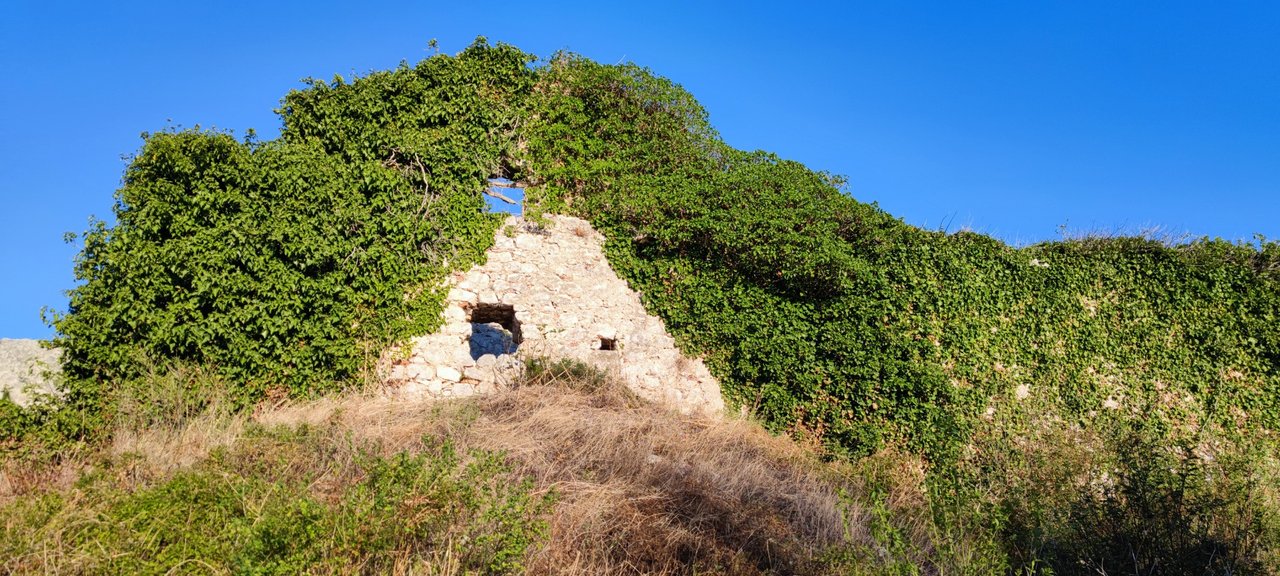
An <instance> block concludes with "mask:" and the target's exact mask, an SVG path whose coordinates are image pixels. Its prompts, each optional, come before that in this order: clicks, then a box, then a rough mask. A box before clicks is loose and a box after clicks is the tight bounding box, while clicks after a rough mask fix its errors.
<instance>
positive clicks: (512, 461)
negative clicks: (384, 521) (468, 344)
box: [0, 367, 875, 575]
mask: <svg viewBox="0 0 1280 576" xmlns="http://www.w3.org/2000/svg"><path fill="white" fill-rule="evenodd" d="M576 369H577V370H579V372H576V373H573V374H570V373H568V372H554V371H550V372H548V371H543V372H541V373H535V374H533V375H532V376H531V378H530V379H529V380H527V381H525V382H524V383H523V385H521V386H519V387H517V388H515V389H513V390H509V391H506V392H503V393H500V394H496V395H492V396H487V397H480V398H473V399H467V400H458V401H451V402H430V401H405V400H397V399H392V398H387V397H385V396H382V395H377V394H353V395H347V396H338V397H329V398H323V399H319V400H315V401H307V402H292V403H284V404H281V405H277V406H274V407H270V408H260V409H259V410H258V411H256V413H254V414H252V415H248V414H233V413H227V412H225V411H222V410H211V411H207V412H204V413H198V414H195V415H191V416H188V417H185V418H174V419H169V420H166V419H164V418H160V419H159V422H157V419H156V418H154V417H148V418H134V419H133V425H132V426H129V427H126V428H124V429H122V430H120V431H118V432H117V433H116V434H115V435H114V438H113V440H112V442H111V443H110V445H108V446H106V447H104V448H102V449H101V451H100V452H101V453H99V454H97V455H96V456H95V457H97V458H102V457H104V456H105V457H107V458H110V459H111V460H112V461H113V462H114V463H115V464H114V465H113V466H112V467H111V468H112V470H114V472H113V474H117V475H119V476H121V478H119V479H118V483H119V485H121V486H122V487H125V488H128V487H130V486H145V485H147V484H148V483H154V482H155V481H157V480H159V479H163V478H165V477H166V476H167V475H170V474H172V473H173V472H175V471H178V470H180V469H183V468H186V467H189V466H191V465H192V464H193V463H197V462H200V461H202V460H204V459H206V458H207V457H208V456H209V454H210V453H211V452H212V451H214V450H215V449H218V448H220V447H233V446H238V445H240V444H238V442H240V441H241V439H243V438H245V437H246V434H248V432H249V431H250V430H251V429H253V428H255V427H267V428H273V427H286V428H296V427H298V426H302V425H307V426H311V427H317V426H318V427H325V428H331V429H333V430H336V431H337V432H335V433H333V434H332V436H334V437H335V439H337V438H345V439H346V440H344V441H343V442H349V443H351V444H356V445H364V446H376V447H377V449H378V450H380V451H382V452H384V453H385V454H388V455H390V454H395V453H399V452H406V451H407V452H417V451H419V450H421V449H422V446H423V442H424V438H427V439H430V438H435V439H447V440H448V441H449V442H451V443H452V444H453V445H454V446H456V447H457V449H458V450H459V453H466V452H467V451H470V450H489V451H502V452H504V453H505V454H506V455H507V461H508V463H509V465H510V466H511V468H512V471H511V474H512V477H513V478H515V477H527V478H532V479H533V481H534V484H535V487H536V490H537V491H538V492H539V493H548V492H550V493H554V494H555V496H556V504H555V505H554V507H553V509H552V511H551V513H550V514H551V516H550V518H549V524H550V535H549V539H548V540H547V541H546V542H543V543H541V545H538V546H535V547H534V551H533V552H532V554H531V557H530V558H528V559H527V561H526V566H527V567H528V573H531V574H593V575H594V574H693V573H699V574H822V573H829V572H830V571H831V570H832V569H831V568H829V567H828V566H827V565H826V564H824V558H826V557H827V556H829V555H830V554H829V553H830V552H832V551H834V550H841V549H848V548H849V547H850V545H855V547H870V548H874V547H875V544H874V543H873V542H871V540H870V537H869V536H868V534H867V533H866V532H865V531H864V530H861V529H852V530H851V529H850V528H849V526H858V527H861V526H863V525H865V515H864V514H862V513H861V512H860V511H859V510H857V509H855V508H854V507H853V506H854V505H852V504H850V503H849V502H848V501H847V500H842V498H841V497H840V496H838V491H839V490H840V489H844V490H846V491H851V490H852V491H856V490H858V488H857V486H855V484H854V483H853V482H852V480H851V479H850V478H849V477H846V476H842V475H840V474H837V473H835V472H833V471H834V470H835V468H833V467H831V466H829V465H826V464H823V463H821V462H820V461H818V460H817V458H816V457H815V455H814V454H812V453H810V452H808V451H806V450H805V449H804V448H802V447H800V446H799V445H796V444H795V443H793V442H791V441H789V440H787V439H785V438H781V437H775V436H772V435H770V434H769V433H767V432H765V431H764V430H763V429H762V428H761V427H759V426H758V425H756V424H754V423H751V422H748V421H744V420H726V419H723V418H707V417H698V416H684V415H680V414H679V413H677V412H675V411H673V410H669V409H666V408H664V407H662V406H658V405H655V404H652V403H648V402H645V401H643V400H641V399H639V398H638V397H636V396H635V395H634V394H632V393H631V392H630V391H629V390H627V389H626V388H625V387H624V386H622V385H620V384H617V383H615V382H613V381H610V380H608V379H607V378H605V377H603V376H602V375H600V374H598V373H593V372H590V371H586V372H583V371H582V370H584V369H583V368H582V367H577V368H576ZM92 462H93V457H91V455H87V454H86V455H73V456H67V457H64V458H60V459H58V461H57V464H55V465H49V466H39V467H31V468H30V469H31V470H34V471H33V472H27V471H26V470H25V469H24V467H23V466H21V465H19V464H16V463H15V462H13V461H10V462H6V463H5V466H6V468H5V469H4V470H3V471H2V472H0V503H3V502H6V501H12V500H14V499H16V498H21V497H23V496H24V495H31V494H34V493H39V492H44V491H50V490H61V489H69V488H70V487H71V486H72V485H73V483H74V482H75V480H76V478H77V477H78V476H80V475H81V474H83V473H84V472H85V471H86V470H87V469H88V468H90V467H91V463H92ZM122 464H123V465H122ZM294 465H303V466H305V465H306V464H305V462H304V463H301V464H297V463H295V464H294ZM326 466H332V464H327V465H326ZM320 484H323V482H321V483H319V484H317V485H316V486H313V488H315V489H316V490H318V491H319V492H324V491H325V490H324V486H323V485H320Z"/></svg>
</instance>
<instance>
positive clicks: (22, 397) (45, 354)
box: [0, 338, 62, 406]
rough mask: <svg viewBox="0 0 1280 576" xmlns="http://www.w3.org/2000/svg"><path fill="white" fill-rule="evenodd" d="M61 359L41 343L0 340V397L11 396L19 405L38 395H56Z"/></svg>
mask: <svg viewBox="0 0 1280 576" xmlns="http://www.w3.org/2000/svg"><path fill="white" fill-rule="evenodd" d="M61 356H62V353H61V351H59V350H56V349H48V348H44V347H42V346H40V342H39V341H38V340H15V339H9V338H0V395H3V394H8V395H9V399H10V400H13V401H14V402H15V403H16V404H18V405H19V406H26V405H27V404H30V403H31V401H32V399H33V398H34V397H36V396H39V395H47V394H52V395H56V394H57V388H56V382H57V379H58V376H57V375H58V373H59V372H61V370H62V365H61V362H60V359H61Z"/></svg>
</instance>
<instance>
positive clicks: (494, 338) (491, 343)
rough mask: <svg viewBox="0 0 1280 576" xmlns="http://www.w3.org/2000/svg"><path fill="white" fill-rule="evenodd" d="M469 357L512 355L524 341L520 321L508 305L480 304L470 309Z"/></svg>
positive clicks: (513, 309)
mask: <svg viewBox="0 0 1280 576" xmlns="http://www.w3.org/2000/svg"><path fill="white" fill-rule="evenodd" d="M470 315H471V318H470V320H471V338H470V339H469V342H470V347H471V357H472V358H475V359H479V358H480V357H481V356H484V355H485V354H492V355H494V356H501V355H503V354H514V353H515V352H516V350H517V349H519V347H520V343H521V342H522V341H524V338H523V336H522V335H521V334H520V320H519V319H517V318H516V310H515V308H514V307H513V306H511V305H510V304H494V303H487V302H481V303H479V304H476V305H475V306H474V307H472V308H471V314H470Z"/></svg>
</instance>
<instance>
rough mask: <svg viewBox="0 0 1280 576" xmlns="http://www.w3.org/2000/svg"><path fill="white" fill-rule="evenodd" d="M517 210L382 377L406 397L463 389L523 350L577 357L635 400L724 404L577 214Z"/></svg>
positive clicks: (511, 367)
mask: <svg viewBox="0 0 1280 576" xmlns="http://www.w3.org/2000/svg"><path fill="white" fill-rule="evenodd" d="M549 219H550V220H551V225H549V226H547V227H546V228H545V229H537V228H536V227H532V226H527V225H526V223H525V222H524V221H523V220H521V219H520V218H518V217H511V218H508V220H507V222H506V225H505V226H503V227H500V228H499V230H498V233H497V235H496V239H495V241H494V246H493V248H491V249H490V250H489V254H488V262H487V263H486V264H484V265H481V266H476V267H475V268H473V269H471V270H470V271H468V272H466V273H457V274H455V275H454V277H453V278H451V283H450V290H449V295H448V301H447V303H446V306H445V310H444V321H445V323H444V326H443V327H442V328H441V329H440V330H438V331H437V332H436V333H435V334H430V335H427V336H420V337H417V338H413V339H412V340H411V341H410V342H409V344H408V349H407V350H399V351H391V352H389V353H388V355H387V364H388V365H389V368H388V371H387V374H388V378H387V382H388V385H389V387H390V388H391V389H393V390H394V391H395V392H396V393H398V394H400V395H403V396H409V397H422V396H427V397H461V396H469V395H472V394H477V393H485V392H491V391H494V390H496V389H498V388H499V387H504V386H507V385H509V384H510V383H511V382H513V381H514V379H515V378H516V377H517V376H518V375H519V372H520V370H521V369H522V366H523V363H522V362H521V359H522V358H531V357H537V356H544V357H548V358H551V359H557V358H571V359H576V360H580V361H583V362H586V363H588V364H591V365H593V366H596V367H598V368H600V369H603V370H606V371H609V372H611V373H613V374H615V375H617V376H619V377H620V378H621V379H622V381H623V382H625V383H626V384H627V385H628V386H629V387H630V388H631V389H632V390H634V391H635V392H636V393H637V394H638V395H640V396H641V397H643V398H646V399H649V400H653V401H657V402H662V403H666V404H668V405H670V406H673V407H675V408H677V409H679V410H680V411H682V412H686V413H688V412H703V413H717V412H720V411H722V410H723V409H724V402H723V400H722V399H721V397H720V386H719V384H718V383H717V382H716V380H715V378H713V377H712V376H711V374H710V372H708V371H707V367H706V366H705V365H704V364H703V362H702V360H700V359H695V358H688V357H685V356H683V355H682V354H681V353H680V351H679V350H678V349H677V348H676V346H675V341H674V340H673V339H672V338H671V336H670V335H668V334H667V332H666V329H665V327H664V326H663V324H662V321H661V320H659V319H658V318H657V317H654V316H651V315H650V314H648V312H646V311H645V309H644V306H643V305H641V303H640V296H639V295H638V294H636V293H635V292H634V291H632V290H631V289H630V288H629V287H628V286H627V283H626V282H625V281H624V280H622V279H621V278H619V277H618V275H617V274H615V273H614V271H613V269H612V268H610V267H609V263H608V261H607V260H605V257H604V252H603V250H602V248H601V247H602V245H603V242H604V238H603V237H602V236H601V235H600V234H599V233H597V232H596V231H595V230H593V229H592V228H591V225H590V224H588V223H587V222H586V221H584V220H581V219H578V218H572V217H567V216H550V217H549Z"/></svg>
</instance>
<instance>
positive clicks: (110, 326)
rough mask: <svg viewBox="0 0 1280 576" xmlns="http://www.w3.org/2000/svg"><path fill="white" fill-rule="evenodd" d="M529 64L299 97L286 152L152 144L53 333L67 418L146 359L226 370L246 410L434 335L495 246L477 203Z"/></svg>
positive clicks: (511, 61) (477, 67)
mask: <svg viewBox="0 0 1280 576" xmlns="http://www.w3.org/2000/svg"><path fill="white" fill-rule="evenodd" d="M528 61H529V58H528V57H527V56H525V55H524V54H523V53H521V52H519V51H517V50H515V49H513V48H510V47H505V46H497V47H491V46H489V45H487V44H486V43H484V42H482V41H478V42H477V44H476V45H474V46H472V47H471V48H469V49H468V50H466V51H464V52H463V53H461V54H460V55H458V56H457V57H448V56H438V57H435V58H431V59H428V60H426V61H423V62H422V63H420V64H419V65H418V66H416V67H413V68H410V67H408V66H407V65H405V66H401V67H400V68H399V69H397V70H395V71H393V72H379V73H374V74H371V75H369V76H367V77H364V78H360V79H357V80H355V81H353V82H350V83H348V82H345V81H343V80H342V79H340V78H339V79H336V80H334V81H333V82H332V83H325V82H320V81H313V82H312V83H311V84H310V85H309V86H308V87H307V88H306V89H304V90H299V91H294V92H292V93H290V94H289V95H287V96H286V97H285V99H284V104H283V107H282V109H281V110H280V113H281V115H282V117H283V119H284V128H283V131H282V134H281V137H280V138H279V139H278V140H275V141H272V142H265V143H259V142H256V141H254V140H253V139H252V138H246V139H245V141H243V142H238V141H236V140H235V139H233V138H232V137H231V136H230V135H229V134H225V133H220V132H213V131H200V130H184V131H163V132H159V133H155V134H149V135H144V145H143V147H142V149H141V150H140V151H139V152H138V154H137V155H136V156H135V157H134V159H133V161H132V162H131V164H130V165H129V167H128V169H127V171H126V173H125V178H124V186H123V187H122V188H121V189H120V191H119V192H118V193H117V203H116V207H115V216H116V222H115V223H114V224H113V225H111V226H108V225H107V224H106V223H104V222H101V221H98V222H95V223H94V224H93V226H92V227H91V228H90V230H89V231H88V232H87V233H85V234H84V237H83V238H84V249H83V251H82V252H81V254H80V256H79V258H78V260H77V263H76V277H77V279H78V280H80V281H81V284H80V285H79V286H77V287H76V288H75V289H73V290H72V291H71V292H70V296H71V300H70V307H69V310H68V313H67V314H66V315H64V316H61V317H58V318H56V319H55V320H54V321H53V323H54V326H55V327H56V328H57V330H58V337H57V338H56V340H55V343H56V344H57V345H59V346H61V347H63V348H64V349H65V350H66V354H65V363H66V374H67V376H68V378H69V379H70V396H69V400H70V403H71V405H72V406H73V407H76V408H79V409H81V410H83V411H85V412H88V413H93V412H94V411H97V410H100V409H101V407H102V405H103V401H104V397H105V394H104V393H105V391H106V389H107V388H108V387H109V386H110V385H111V383H112V382H117V381H121V380H128V379H131V378H134V377H136V376H137V375H138V374H139V373H140V372H141V371H142V370H143V364H144V362H143V361H141V360H140V358H153V359H157V360H181V361H185V362H189V363H192V364H197V365H206V366H212V367H214V368H215V369H216V370H217V371H218V372H219V373H220V374H222V375H223V376H225V377H226V378H227V379H229V380H231V381H234V382H236V383H237V390H236V391H237V399H238V400H239V401H240V402H241V403H245V402H251V401H254V400H256V399H258V398H261V397H263V396H264V395H266V394H268V393H287V394H290V395H301V394H307V393H312V392H320V391H324V390H326V389H332V388H336V387H342V386H346V385H350V384H351V383H352V382H355V381H357V380H358V379H359V378H360V377H361V376H362V375H363V373H365V372H367V371H368V370H369V368H370V366H371V365H372V363H371V360H372V359H374V358H376V357H377V355H378V354H379V353H380V352H381V351H382V350H383V349H385V348H386V347H387V346H388V345H389V344H390V343H391V342H394V341H396V340H397V339H401V338H404V337H407V336H409V335H412V334H417V333H423V332H428V331H430V330H431V329H433V328H435V327H436V326H437V325H438V323H439V322H440V320H439V312H440V310H441V305H442V298H443V295H442V294H441V293H440V291H439V288H438V286H439V282H440V280H441V279H443V277H444V275H445V273H447V272H448V271H449V270H452V269H457V268H466V267H468V266H469V265H470V264H471V263H473V262H475V261H476V260H477V259H478V258H480V257H481V256H482V254H483V252H484V250H485V249H486V248H487V247H488V245H489V243H491V242H492V236H493V230H494V228H495V226H496V225H497V221H498V220H497V218H496V217H493V216H489V215H487V214H485V213H484V204H483V202H482V200H481V196H480V191H481V190H483V189H484V187H485V186H486V178H487V177H489V176H490V175H491V174H493V173H494V172H495V171H498V170H500V169H501V165H502V163H503V160H502V156H503V154H505V153H506V152H507V151H508V150H509V149H510V148H511V147H512V146H513V145H514V137H513V134H512V130H513V129H514V127H515V126H516V124H517V120H518V118H519V117H520V114H521V113H522V109H521V108H519V107H518V106H517V103H518V98H517V96H518V95H519V94H521V93H523V92H527V90H528V85H529V82H530V79H531V77H532V72H531V71H530V70H529V69H528V68H527V67H526V64H527V62H528Z"/></svg>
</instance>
